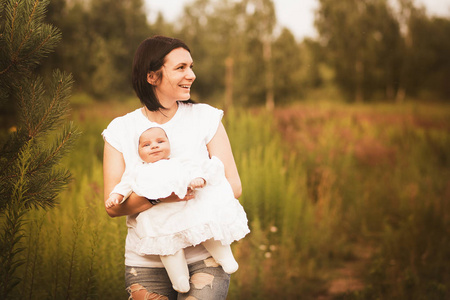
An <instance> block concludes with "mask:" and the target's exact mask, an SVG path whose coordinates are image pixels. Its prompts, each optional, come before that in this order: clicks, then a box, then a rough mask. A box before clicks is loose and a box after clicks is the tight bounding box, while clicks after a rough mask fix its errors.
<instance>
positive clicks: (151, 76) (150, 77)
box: [147, 71, 158, 85]
mask: <svg viewBox="0 0 450 300" xmlns="http://www.w3.org/2000/svg"><path fill="white" fill-rule="evenodd" d="M157 81H158V76H156V73H155V72H154V71H151V72H148V73H147V82H148V83H150V84H151V85H156V82H157Z"/></svg>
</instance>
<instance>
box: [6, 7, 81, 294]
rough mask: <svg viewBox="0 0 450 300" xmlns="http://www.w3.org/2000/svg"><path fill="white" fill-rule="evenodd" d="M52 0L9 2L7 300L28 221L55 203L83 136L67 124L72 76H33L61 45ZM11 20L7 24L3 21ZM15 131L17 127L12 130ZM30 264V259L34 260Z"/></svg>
mask: <svg viewBox="0 0 450 300" xmlns="http://www.w3.org/2000/svg"><path fill="white" fill-rule="evenodd" d="M47 5H48V1H2V2H1V7H2V10H1V12H2V20H4V21H3V22H2V27H1V33H0V49H1V50H0V51H1V53H0V79H1V80H0V82H1V84H0V96H1V97H2V98H1V99H0V100H1V104H2V105H3V107H5V108H6V109H5V111H7V112H8V113H10V114H11V115H9V116H8V122H5V123H4V124H2V126H1V127H0V131H1V134H0V136H1V140H0V261H1V266H2V267H1V269H0V298H2V299H6V298H8V296H9V295H10V293H11V291H12V290H13V288H14V287H15V286H16V285H18V284H19V283H20V282H21V277H20V276H18V275H17V273H18V272H17V271H18V268H19V267H20V266H21V264H22V262H23V261H26V260H25V259H23V258H21V257H20V255H21V253H22V252H23V250H24V245H23V244H22V240H23V238H24V234H23V226H24V224H25V223H26V219H25V215H26V213H27V212H28V211H29V210H30V209H32V208H37V207H42V208H45V209H47V208H50V207H53V206H54V205H55V201H56V198H57V196H58V194H59V193H60V191H61V189H62V188H64V187H65V186H66V185H67V184H68V182H69V177H70V175H69V172H68V171H67V170H66V169H64V168H60V167H59V166H58V164H59V162H60V160H61V158H62V157H63V156H64V155H65V154H66V153H67V151H68V149H70V146H71V145H72V143H73V140H74V136H76V135H77V133H76V131H75V129H74V128H73V125H72V124H71V123H70V124H65V122H64V117H65V116H66V115H67V112H68V108H69V107H68V97H69V95H70V89H71V85H72V79H71V76H69V75H67V74H64V73H62V72H60V71H55V72H54V75H53V78H52V80H51V81H50V82H51V84H50V85H49V86H48V87H47V89H48V90H49V92H46V91H45V90H46V89H45V88H44V83H43V79H41V78H39V77H36V76H35V75H34V74H33V70H34V69H35V67H36V66H37V65H38V64H39V63H40V61H41V60H42V58H43V57H45V56H46V55H47V54H48V53H49V52H51V51H52V49H53V48H54V47H55V45H56V44H57V43H58V41H59V40H60V33H59V31H58V30H57V29H56V28H55V27H53V26H52V25H47V24H44V23H43V20H44V16H45V11H46V6H47ZM3 17H4V19H3ZM10 126H12V127H10ZM27 262H28V261H27Z"/></svg>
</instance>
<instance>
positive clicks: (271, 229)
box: [270, 226, 278, 232]
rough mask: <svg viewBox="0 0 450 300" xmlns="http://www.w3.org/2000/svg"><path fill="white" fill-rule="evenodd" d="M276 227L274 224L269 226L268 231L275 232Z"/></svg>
mask: <svg viewBox="0 0 450 300" xmlns="http://www.w3.org/2000/svg"><path fill="white" fill-rule="evenodd" d="M277 231H278V228H277V227H276V226H271V227H270V232H277Z"/></svg>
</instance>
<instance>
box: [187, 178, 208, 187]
mask: <svg viewBox="0 0 450 300" xmlns="http://www.w3.org/2000/svg"><path fill="white" fill-rule="evenodd" d="M205 185H206V181H205V179H203V178H201V177H197V178H195V179H193V180H192V181H191V183H190V184H189V187H190V188H191V189H199V188H202V187H204V186H205Z"/></svg>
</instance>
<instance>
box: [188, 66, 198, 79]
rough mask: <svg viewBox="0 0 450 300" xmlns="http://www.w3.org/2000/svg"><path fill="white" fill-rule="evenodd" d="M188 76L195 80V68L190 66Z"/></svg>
mask: <svg viewBox="0 0 450 300" xmlns="http://www.w3.org/2000/svg"><path fill="white" fill-rule="evenodd" d="M186 78H187V79H190V80H194V79H195V78H196V76H195V73H194V70H192V69H191V68H189V70H188V72H187V74H186Z"/></svg>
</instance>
